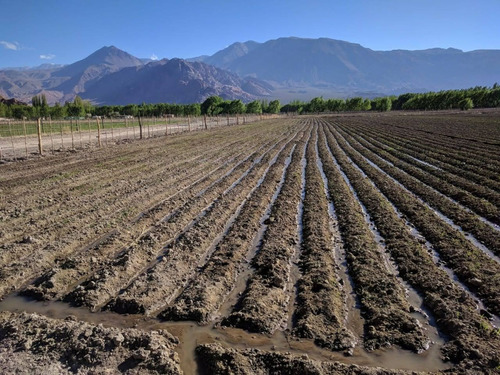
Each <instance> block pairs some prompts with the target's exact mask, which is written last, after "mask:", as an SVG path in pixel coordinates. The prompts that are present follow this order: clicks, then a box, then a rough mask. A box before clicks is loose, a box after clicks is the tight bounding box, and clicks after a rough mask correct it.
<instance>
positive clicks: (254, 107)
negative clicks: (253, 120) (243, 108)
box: [247, 100, 262, 114]
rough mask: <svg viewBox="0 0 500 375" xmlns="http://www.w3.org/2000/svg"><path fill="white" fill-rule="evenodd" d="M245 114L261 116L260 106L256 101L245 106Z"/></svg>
mask: <svg viewBox="0 0 500 375" xmlns="http://www.w3.org/2000/svg"><path fill="white" fill-rule="evenodd" d="M247 113H255V114H261V113H262V104H261V102H260V101H258V100H254V101H253V102H250V103H248V104H247Z"/></svg>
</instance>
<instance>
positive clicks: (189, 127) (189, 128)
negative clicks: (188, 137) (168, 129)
mask: <svg viewBox="0 0 500 375" xmlns="http://www.w3.org/2000/svg"><path fill="white" fill-rule="evenodd" d="M188 131H189V132H191V119H190V118H189V115H188Z"/></svg>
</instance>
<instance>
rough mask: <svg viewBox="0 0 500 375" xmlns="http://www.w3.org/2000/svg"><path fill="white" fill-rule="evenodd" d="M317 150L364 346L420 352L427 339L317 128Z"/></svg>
mask: <svg viewBox="0 0 500 375" xmlns="http://www.w3.org/2000/svg"><path fill="white" fill-rule="evenodd" d="M319 153H320V157H321V160H322V162H323V166H324V170H325V174H326V176H327V178H328V187H329V189H330V198H331V199H332V200H333V203H334V206H335V209H336V213H337V218H338V221H339V228H340V232H341V234H342V239H343V242H344V248H345V251H346V257H347V262H348V267H349V272H350V275H351V276H352V278H353V280H354V283H355V291H356V293H357V295H358V296H359V299H360V303H361V310H362V316H363V318H364V319H365V337H364V346H365V347H366V348H367V349H376V348H380V347H383V346H389V345H393V344H395V345H399V346H401V347H402V348H405V349H410V350H413V351H417V352H418V351H422V350H424V349H425V348H426V347H427V346H428V339H427V337H425V335H424V334H423V332H422V328H421V327H420V326H419V324H418V322H417V321H416V320H415V318H413V317H412V316H411V315H410V312H409V310H410V305H409V304H408V301H407V300H406V297H405V293H404V290H403V288H402V285H401V284H400V283H399V282H398V280H397V278H396V277H395V276H394V275H393V274H392V273H391V272H390V271H389V270H388V269H387V267H386V265H385V264H384V260H383V258H382V256H381V254H380V252H379V250H378V245H377V242H376V240H375V237H374V234H373V233H372V231H371V230H370V228H369V227H368V225H367V223H366V221H365V218H364V215H363V211H362V208H361V206H360V204H359V202H358V201H357V200H356V197H355V196H354V194H353V193H352V192H351V190H350V189H349V186H348V185H347V183H346V181H344V178H343V176H342V174H341V173H340V171H339V170H338V169H337V168H336V167H335V165H334V162H333V160H332V158H331V157H332V155H331V154H329V153H328V151H327V149H326V145H325V138H324V133H323V131H321V132H320V142H319Z"/></svg>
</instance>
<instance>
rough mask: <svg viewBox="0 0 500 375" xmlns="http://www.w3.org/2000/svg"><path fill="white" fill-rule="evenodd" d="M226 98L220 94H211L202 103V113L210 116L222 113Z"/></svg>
mask: <svg viewBox="0 0 500 375" xmlns="http://www.w3.org/2000/svg"><path fill="white" fill-rule="evenodd" d="M223 102H224V99H222V98H221V97H220V96H209V97H208V98H207V99H205V101H204V102H203V103H201V114H202V115H208V116H216V115H218V114H220V113H222V109H223V108H222V103H223Z"/></svg>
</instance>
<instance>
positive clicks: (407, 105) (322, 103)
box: [281, 83, 500, 113]
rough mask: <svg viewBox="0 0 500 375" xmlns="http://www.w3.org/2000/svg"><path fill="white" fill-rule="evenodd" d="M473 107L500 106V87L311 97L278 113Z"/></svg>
mask: <svg viewBox="0 0 500 375" xmlns="http://www.w3.org/2000/svg"><path fill="white" fill-rule="evenodd" d="M474 107H478V108H494V107H500V86H499V85H498V84H496V83H495V85H493V87H491V88H490V87H484V86H477V87H474V88H470V89H464V90H446V91H440V92H428V93H422V94H420V93H408V94H402V95H399V96H386V97H380V98H375V99H371V100H370V99H363V98H361V97H355V98H350V99H346V100H344V99H326V100H325V99H323V98H322V97H319V98H314V99H312V100H311V101H310V102H301V101H298V100H296V101H293V102H291V103H289V104H287V105H285V106H283V107H282V108H281V112H297V113H320V112H344V111H370V110H372V111H390V110H422V111H430V110H443V109H462V110H468V109H471V108H474Z"/></svg>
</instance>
